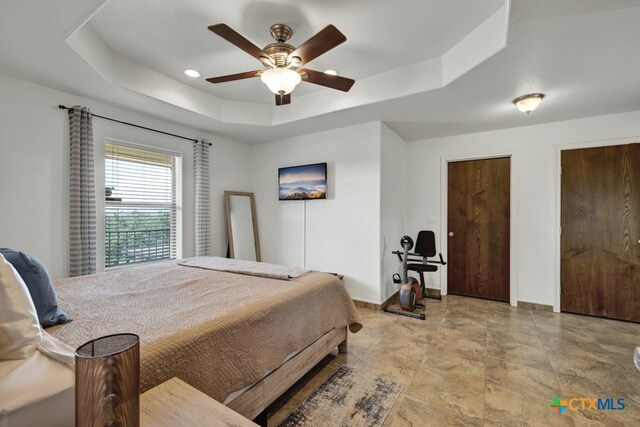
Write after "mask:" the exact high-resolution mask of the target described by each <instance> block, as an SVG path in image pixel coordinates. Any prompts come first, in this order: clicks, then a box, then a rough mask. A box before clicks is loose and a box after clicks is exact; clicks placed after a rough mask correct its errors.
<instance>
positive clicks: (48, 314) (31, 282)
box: [0, 248, 71, 327]
mask: <svg viewBox="0 0 640 427" xmlns="http://www.w3.org/2000/svg"><path fill="white" fill-rule="evenodd" d="M0 253H2V255H4V257H5V258H6V260H7V261H9V263H10V264H11V265H13V268H15V269H16V271H17V272H18V274H20V277H22V280H23V281H24V283H25V284H26V285H27V288H28V289H29V293H30V294H31V300H32V301H33V305H34V306H35V307H36V312H37V313H38V320H39V321H40V324H41V325H42V326H44V327H47V326H53V325H58V324H61V323H68V322H70V321H71V319H69V318H68V317H67V315H66V313H65V312H64V311H62V310H61V309H60V307H58V297H57V296H56V291H55V290H54V289H53V284H52V283H51V278H50V277H49V272H48V271H47V269H46V268H45V266H44V265H43V264H42V262H40V260H38V259H37V258H35V257H32V256H30V255H27V254H25V253H24V252H20V251H16V250H15V249H9V248H0Z"/></svg>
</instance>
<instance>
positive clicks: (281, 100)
mask: <svg viewBox="0 0 640 427" xmlns="http://www.w3.org/2000/svg"><path fill="white" fill-rule="evenodd" d="M287 104H291V94H290V93H288V94H286V95H280V94H277V93H276V105H287Z"/></svg>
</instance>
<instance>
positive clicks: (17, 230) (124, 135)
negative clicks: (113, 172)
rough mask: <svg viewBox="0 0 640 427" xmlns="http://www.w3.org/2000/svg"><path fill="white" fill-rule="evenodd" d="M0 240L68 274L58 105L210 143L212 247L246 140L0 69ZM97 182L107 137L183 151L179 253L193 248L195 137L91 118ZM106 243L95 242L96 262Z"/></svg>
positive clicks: (64, 146) (64, 124)
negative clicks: (1, 72)
mask: <svg viewBox="0 0 640 427" xmlns="http://www.w3.org/2000/svg"><path fill="white" fill-rule="evenodd" d="M0 94H2V96H1V97H0V246H3V247H14V248H16V249H20V250H23V251H25V252H27V253H30V254H33V255H34V256H36V257H38V258H40V259H41V260H42V261H43V262H44V263H45V265H46V266H47V268H48V269H49V272H50V273H51V275H52V277H54V278H58V277H64V276H66V275H68V242H69V237H68V229H69V218H68V217H69V213H68V196H69V194H68V182H69V178H68V170H69V149H68V144H69V142H68V118H67V112H66V111H62V110H59V109H58V108H57V105H58V104H65V105H67V106H73V105H82V106H87V107H89V108H91V110H92V111H93V112H94V113H96V114H100V115H104V116H107V117H113V118H117V119H120V120H124V121H129V122H134V123H137V124H141V125H144V126H148V127H154V128H158V129H161V130H164V131H167V132H171V133H176V134H181V135H185V136H188V137H193V138H207V139H209V140H210V141H211V142H212V143H213V144H214V145H213V147H212V154H211V156H212V158H211V197H212V204H211V221H212V240H213V245H212V248H213V251H214V253H215V254H216V255H224V254H225V252H226V231H225V219H224V210H223V206H224V205H223V201H224V199H223V190H225V189H229V188H233V189H238V190H248V189H249V187H250V177H249V176H248V174H246V170H247V166H248V156H249V152H250V151H249V146H248V145H245V144H241V143H238V142H234V141H230V140H226V139H224V138H221V137H218V136H214V135H207V134H203V133H201V132H198V131H194V130H192V129H188V128H185V127H183V126H179V125H176V124H173V123H168V122H165V121H161V120H158V119H155V118H151V117H148V116H144V115H141V114H138V113H134V112H131V111H128V110H124V109H121V108H116V107H113V106H110V105H107V104H103V103H100V102H96V101H92V100H89V99H86V98H82V97H78V96H74V95H71V94H68V93H64V92H61V91H57V90H53V89H49V88H46V87H43V86H39V85H35V84H32V83H29V82H25V81H22V80H18V79H15V78H11V77H8V76H4V75H0ZM93 125H94V127H93V131H94V132H93V135H94V144H95V153H96V188H97V189H98V192H97V194H98V195H100V194H102V191H101V190H100V189H102V188H103V187H104V160H103V157H102V156H101V153H103V152H104V140H105V138H114V139H119V140H123V141H128V142H133V143H139V144H145V145H149V146H156V147H162V148H165V149H169V150H172V151H178V152H180V153H181V154H182V162H183V182H182V184H183V207H184V212H183V256H185V257H188V256H193V253H194V221H193V209H194V204H193V154H192V143H191V142H189V141H185V140H180V139H176V138H173V137H169V136H165V135H161V134H158V133H154V132H149V131H146V130H142V129H136V128H132V127H129V126H124V125H121V124H117V123H113V122H109V121H105V120H101V119H99V118H95V119H94V121H93ZM103 203H104V201H103V199H102V198H101V197H98V198H97V207H98V237H99V238H100V236H101V235H102V231H103V230H104V217H103V216H102V217H101V216H100V214H101V212H103V209H102V208H103ZM103 254H104V245H103V241H102V240H99V241H98V263H99V265H101V264H103V263H104V262H103Z"/></svg>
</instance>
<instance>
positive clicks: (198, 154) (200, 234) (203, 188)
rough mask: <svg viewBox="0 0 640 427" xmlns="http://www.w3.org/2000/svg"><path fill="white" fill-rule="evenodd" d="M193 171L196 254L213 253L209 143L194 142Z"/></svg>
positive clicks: (203, 141)
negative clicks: (210, 216)
mask: <svg viewBox="0 0 640 427" xmlns="http://www.w3.org/2000/svg"><path fill="white" fill-rule="evenodd" d="M193 173H194V185H195V199H196V200H195V214H196V217H195V228H196V236H195V242H196V256H205V255H211V224H210V218H209V215H210V208H209V143H208V142H207V141H206V140H202V141H199V142H196V143H195V144H193Z"/></svg>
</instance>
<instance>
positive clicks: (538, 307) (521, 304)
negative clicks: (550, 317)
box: [518, 301, 553, 312]
mask: <svg viewBox="0 0 640 427" xmlns="http://www.w3.org/2000/svg"><path fill="white" fill-rule="evenodd" d="M518 308H524V309H525V310H533V311H548V312H553V306H552V305H546V304H536V303H533V302H525V301H518Z"/></svg>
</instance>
